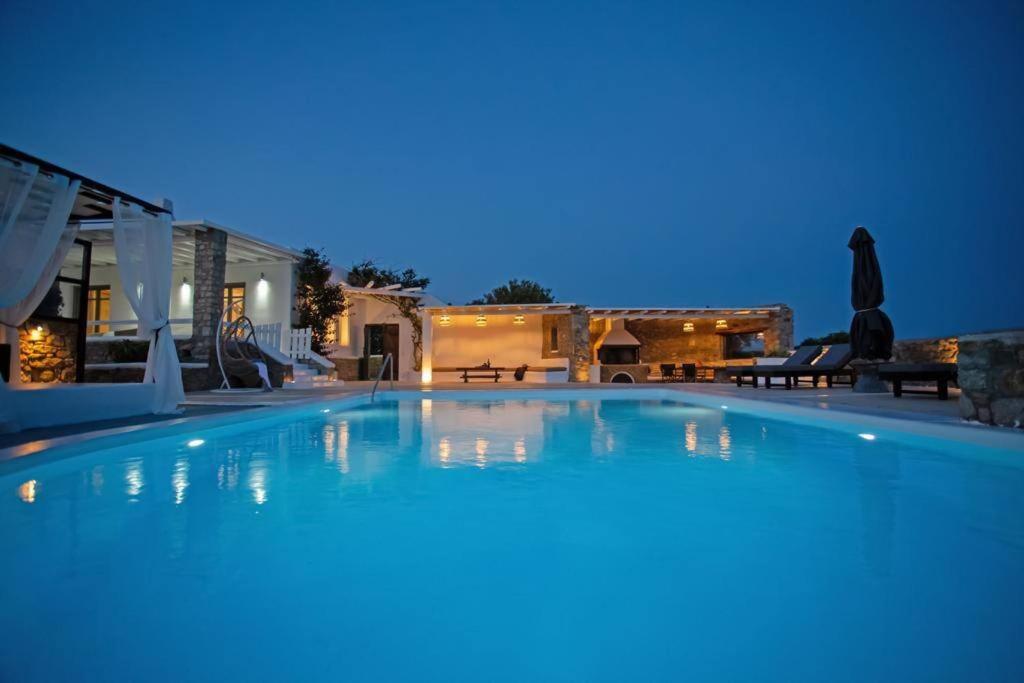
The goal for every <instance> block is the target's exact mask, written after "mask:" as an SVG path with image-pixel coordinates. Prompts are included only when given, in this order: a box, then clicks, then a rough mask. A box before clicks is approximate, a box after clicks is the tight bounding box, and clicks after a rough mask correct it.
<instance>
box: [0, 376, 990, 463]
mask: <svg viewBox="0 0 1024 683" xmlns="http://www.w3.org/2000/svg"><path fill="white" fill-rule="evenodd" d="M372 386H373V383H372V382H346V383H345V384H343V385H341V386H337V387H322V388H313V389H282V390H278V391H273V392H249V391H240V392H234V393H221V392H214V391H201V392H195V393H191V394H188V395H187V396H186V402H185V412H184V414H183V415H144V416H140V417H134V418H125V419H120V420H105V421H103V422H92V423H85V424H78V425H67V426H63V427H56V428H54V427H50V428H43V429H30V430H26V431H23V432H19V433H17V434H5V435H0V449H3V448H9V447H12V446H20V445H23V444H29V443H32V442H36V441H42V440H45V439H52V438H55V437H61V436H70V435H75V434H87V433H90V432H98V431H105V430H110V429H116V428H118V427H125V426H130V425H142V424H152V423H158V422H162V421H165V420H174V419H178V418H181V417H189V416H195V415H209V414H214V413H224V412H231V411H243V410H247V409H249V408H255V407H263V406H283V405H288V404H296V403H303V402H306V401H322V400H325V399H326V400H329V399H332V398H342V397H345V396H354V395H357V394H361V393H367V392H369V391H370V389H371V387H372ZM611 387H614V388H615V389H628V390H639V389H643V388H644V387H658V388H663V389H672V390H674V391H679V392H681V393H687V392H694V393H701V394H710V395H716V396H722V397H723V398H729V397H733V396H735V397H739V398H746V399H758V400H762V401H771V402H780V403H786V404H790V405H798V406H804V407H807V408H812V409H818V410H832V411H843V412H849V413H857V414H865V415H876V416H883V417H895V418H903V419H910V420H917V421H925V422H943V423H947V424H948V423H958V422H960V412H959V408H958V406H957V398H958V396H959V391H958V390H956V389H950V399H949V400H948V401H940V400H938V399H937V398H935V397H934V396H926V395H904V396H903V397H902V398H898V399H897V398H893V396H892V394H855V393H854V392H853V391H851V390H850V389H849V387H842V388H840V387H836V388H833V389H824V388H819V389H815V388H810V387H807V388H803V387H801V388H798V389H793V390H790V391H787V390H786V389H782V388H773V389H764V388H760V387H759V388H756V389H755V388H752V387H737V386H736V385H734V384H674V383H666V384H661V383H658V382H654V383H650V384H635V385H629V384H615V385H609V384H600V385H597V384H582V383H565V384H531V383H527V382H500V383H497V384H495V383H494V382H472V383H469V384H464V383H462V382H445V383H435V384H432V385H430V388H431V389H433V390H443V389H457V390H460V391H465V390H470V391H507V390H513V389H576V390H582V391H594V392H599V391H601V389H607V388H611ZM387 388H388V386H387V384H386V383H382V384H381V386H380V390H386V389H387ZM395 388H396V389H410V390H419V389H421V388H423V387H422V386H421V385H420V384H418V383H402V382H396V383H395ZM993 429H996V428H993Z"/></svg>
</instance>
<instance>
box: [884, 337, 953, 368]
mask: <svg viewBox="0 0 1024 683" xmlns="http://www.w3.org/2000/svg"><path fill="white" fill-rule="evenodd" d="M958 351H959V345H958V343H957V338H956V337H936V338H931V339H897V340H896V341H895V342H893V345H892V360H893V362H894V363H956V362H957V354H958Z"/></svg>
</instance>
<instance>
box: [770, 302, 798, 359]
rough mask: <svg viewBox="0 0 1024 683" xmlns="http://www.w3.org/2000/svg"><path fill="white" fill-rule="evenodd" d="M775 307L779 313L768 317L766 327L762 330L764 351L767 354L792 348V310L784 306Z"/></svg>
mask: <svg viewBox="0 0 1024 683" xmlns="http://www.w3.org/2000/svg"><path fill="white" fill-rule="evenodd" d="M776 305H777V306H779V311H778V312H777V313H775V312H773V313H770V314H769V315H768V327H766V328H765V330H764V350H765V352H767V353H772V352H774V351H778V350H782V351H790V350H791V349H792V348H793V309H792V308H790V307H789V306H786V305H785V304H776Z"/></svg>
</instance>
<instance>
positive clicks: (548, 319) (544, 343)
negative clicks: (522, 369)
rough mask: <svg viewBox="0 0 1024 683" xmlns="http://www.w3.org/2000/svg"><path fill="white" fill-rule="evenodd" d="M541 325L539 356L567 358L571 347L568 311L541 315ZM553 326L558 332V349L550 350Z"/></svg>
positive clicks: (570, 323)
mask: <svg viewBox="0 0 1024 683" xmlns="http://www.w3.org/2000/svg"><path fill="white" fill-rule="evenodd" d="M540 327H541V347H540V357H541V358H568V357H569V351H570V349H571V348H572V315H571V314H569V313H558V314H554V315H542V316H541V317H540ZM552 328H555V329H556V330H557V334H558V350H557V351H552V350H551V329H552Z"/></svg>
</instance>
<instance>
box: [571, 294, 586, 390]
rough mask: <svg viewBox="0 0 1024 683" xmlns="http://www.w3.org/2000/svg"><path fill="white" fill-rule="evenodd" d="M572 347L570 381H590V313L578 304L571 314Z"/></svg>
mask: <svg viewBox="0 0 1024 683" xmlns="http://www.w3.org/2000/svg"><path fill="white" fill-rule="evenodd" d="M569 329H570V333H571V335H570V342H571V348H570V349H569V381H570V382H588V381H590V377H589V375H590V314H589V313H587V309H586V308H585V307H583V306H576V307H575V308H573V309H572V313H570V314H569Z"/></svg>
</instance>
